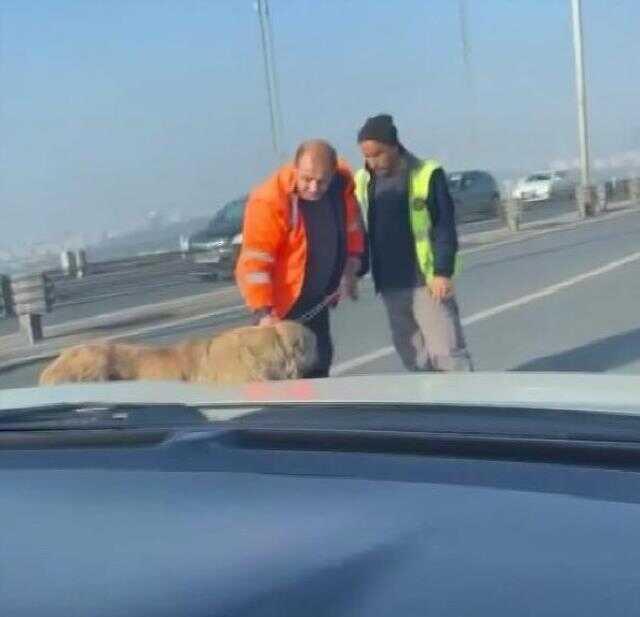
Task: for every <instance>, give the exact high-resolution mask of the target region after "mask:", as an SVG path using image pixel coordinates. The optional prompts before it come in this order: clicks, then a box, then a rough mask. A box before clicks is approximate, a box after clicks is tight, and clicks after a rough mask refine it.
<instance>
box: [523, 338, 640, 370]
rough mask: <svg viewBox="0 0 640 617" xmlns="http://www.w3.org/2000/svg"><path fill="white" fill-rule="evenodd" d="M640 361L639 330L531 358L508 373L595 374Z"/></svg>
mask: <svg viewBox="0 0 640 617" xmlns="http://www.w3.org/2000/svg"><path fill="white" fill-rule="evenodd" d="M638 360H640V328H636V329H635V330H629V331H628V332H623V333H622V334H616V335H615V336H610V337H608V338H604V339H599V340H597V341H592V342H591V343H588V344H586V345H581V346H580V347H575V348H573V349H567V350H566V351H562V352H560V353H557V354H553V355H550V356H543V357H541V358H535V359H534V360H530V361H529V362H525V363H524V364H521V365H519V366H517V367H515V368H513V369H511V370H512V371H579V372H587V373H599V372H603V371H609V370H611V369H615V368H618V367H621V366H626V365H628V364H632V363H634V362H637V361H638Z"/></svg>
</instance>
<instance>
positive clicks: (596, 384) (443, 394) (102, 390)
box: [0, 372, 640, 414]
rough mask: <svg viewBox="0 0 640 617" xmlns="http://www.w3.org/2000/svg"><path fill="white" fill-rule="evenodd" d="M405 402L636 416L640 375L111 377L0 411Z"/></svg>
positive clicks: (39, 394)
mask: <svg viewBox="0 0 640 617" xmlns="http://www.w3.org/2000/svg"><path fill="white" fill-rule="evenodd" d="M282 402H286V403H347V404H348V403H406V404H416V403H417V404H429V403H431V404H453V405H485V406H486V405H495V406H501V407H537V408H543V409H567V408H570V409H574V410H584V411H604V412H612V413H615V412H619V413H632V414H635V413H637V412H638V410H639V409H640V380H639V379H638V378H637V377H634V376H626V375H594V374H584V373H575V374H573V373H529V372H527V373H515V372H513V373H511V372H510V373H481V372H478V373H467V374H464V373H459V374H449V375H441V374H429V375H425V374H415V375H414V374H397V375H395V374H385V375H367V376H353V377H334V378H329V379H318V380H299V381H289V382H270V383H250V384H245V385H241V386H233V387H231V386H224V387H222V386H215V385H192V384H185V383H182V382H176V383H173V382H140V381H138V382H112V383H106V384H104V383H103V384H99V383H92V384H77V385H62V386H48V387H45V386H40V387H33V388H17V389H8V390H2V391H0V410H3V409H21V408H29V407H34V406H42V405H56V404H83V403H105V404H114V405H115V404H127V403H139V404H154V403H156V404H160V403H163V404H171V403H180V404H186V405H209V404H217V403H223V404H230V405H242V404H247V405H250V406H251V405H255V404H259V403H282Z"/></svg>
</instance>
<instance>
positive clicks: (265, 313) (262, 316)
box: [254, 308, 280, 326]
mask: <svg viewBox="0 0 640 617" xmlns="http://www.w3.org/2000/svg"><path fill="white" fill-rule="evenodd" d="M256 317H258V318H259V319H258V325H259V326H272V325H273V324H275V323H278V322H279V321H280V319H279V318H278V316H277V315H276V314H275V313H274V312H273V309H271V308H263V309H260V310H259V311H256ZM254 323H255V322H254Z"/></svg>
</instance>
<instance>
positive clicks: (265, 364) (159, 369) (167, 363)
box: [40, 321, 317, 385]
mask: <svg viewBox="0 0 640 617" xmlns="http://www.w3.org/2000/svg"><path fill="white" fill-rule="evenodd" d="M316 359H317V346H316V338H315V335H314V334H313V332H311V331H310V330H309V329H307V328H305V327H304V326H302V325H300V324H298V323H296V322H293V321H282V322H279V323H277V324H275V325H273V326H248V327H244V328H237V329H234V330H229V331H228V332H224V333H222V334H220V335H218V336H215V337H213V338H211V339H209V340H194V341H187V342H185V343H179V344H177V345H171V346H167V347H151V346H143V345H133V344H128V343H110V342H103V343H100V342H98V343H88V344H86V345H78V346H77V347H72V348H70V349H67V350H65V351H63V352H62V353H61V354H60V355H59V356H58V358H57V359H56V360H54V361H53V362H52V363H51V364H49V366H47V367H46V368H45V369H44V370H43V371H42V373H41V374H40V384H41V385H53V384H58V383H68V382H78V381H115V380H137V379H161V380H181V381H191V382H214V383H227V384H230V383H243V382H249V381H272V380H280V379H297V378H300V377H304V375H305V373H306V371H308V370H309V369H310V368H312V367H313V365H314V364H315V362H316Z"/></svg>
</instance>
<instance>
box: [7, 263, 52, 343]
mask: <svg viewBox="0 0 640 617" xmlns="http://www.w3.org/2000/svg"><path fill="white" fill-rule="evenodd" d="M11 294H12V296H13V306H14V310H15V313H16V315H18V319H19V322H20V330H21V331H22V332H23V333H24V334H25V335H26V336H27V337H28V339H29V342H30V343H31V344H32V345H34V344H35V343H37V342H38V341H41V340H42V315H44V314H46V313H49V312H50V311H51V309H52V307H53V302H54V287H53V282H52V281H51V280H50V279H49V278H48V277H47V276H46V275H44V274H42V273H29V274H21V275H17V276H12V277H11Z"/></svg>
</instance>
